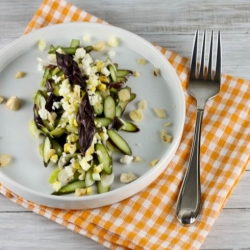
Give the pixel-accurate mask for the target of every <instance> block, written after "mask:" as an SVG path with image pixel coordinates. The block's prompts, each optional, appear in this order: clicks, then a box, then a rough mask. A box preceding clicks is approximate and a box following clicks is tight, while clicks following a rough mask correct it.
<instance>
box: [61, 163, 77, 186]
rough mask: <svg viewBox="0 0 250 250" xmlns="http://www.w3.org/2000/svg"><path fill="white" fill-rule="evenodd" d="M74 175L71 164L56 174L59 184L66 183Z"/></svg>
mask: <svg viewBox="0 0 250 250" xmlns="http://www.w3.org/2000/svg"><path fill="white" fill-rule="evenodd" d="M73 177H74V172H73V169H72V167H71V166H66V167H65V168H64V169H62V170H61V171H60V172H59V174H58V181H59V182H61V185H62V186H64V185H66V184H67V183H68V182H69V181H71V180H72V179H73Z"/></svg>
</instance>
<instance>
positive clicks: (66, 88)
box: [59, 79, 71, 96]
mask: <svg viewBox="0 0 250 250" xmlns="http://www.w3.org/2000/svg"><path fill="white" fill-rule="evenodd" d="M70 88H71V86H70V83H69V80H68V79H65V80H63V81H62V83H61V86H60V89H59V95H60V96H65V95H67V94H68V93H69V92H70Z"/></svg>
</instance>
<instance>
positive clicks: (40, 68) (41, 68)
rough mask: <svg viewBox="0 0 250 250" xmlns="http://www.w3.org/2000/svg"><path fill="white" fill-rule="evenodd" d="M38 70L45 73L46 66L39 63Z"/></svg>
mask: <svg viewBox="0 0 250 250" xmlns="http://www.w3.org/2000/svg"><path fill="white" fill-rule="evenodd" d="M37 68H38V70H39V71H41V72H43V71H44V66H43V65H42V64H41V63H38V65H37Z"/></svg>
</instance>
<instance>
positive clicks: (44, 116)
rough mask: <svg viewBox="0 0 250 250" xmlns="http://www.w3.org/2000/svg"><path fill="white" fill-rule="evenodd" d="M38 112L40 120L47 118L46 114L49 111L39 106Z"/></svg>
mask: <svg viewBox="0 0 250 250" xmlns="http://www.w3.org/2000/svg"><path fill="white" fill-rule="evenodd" d="M38 114H39V116H40V117H41V118H42V120H47V119H48V115H49V111H48V110H47V109H45V108H41V109H39V110H38Z"/></svg>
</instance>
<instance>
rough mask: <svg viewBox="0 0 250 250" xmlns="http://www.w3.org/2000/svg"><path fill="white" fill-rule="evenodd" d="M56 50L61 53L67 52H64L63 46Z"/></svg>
mask: <svg viewBox="0 0 250 250" xmlns="http://www.w3.org/2000/svg"><path fill="white" fill-rule="evenodd" d="M56 52H57V53H59V54H65V52H64V51H63V50H62V49H61V48H58V49H57V50H56Z"/></svg>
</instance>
